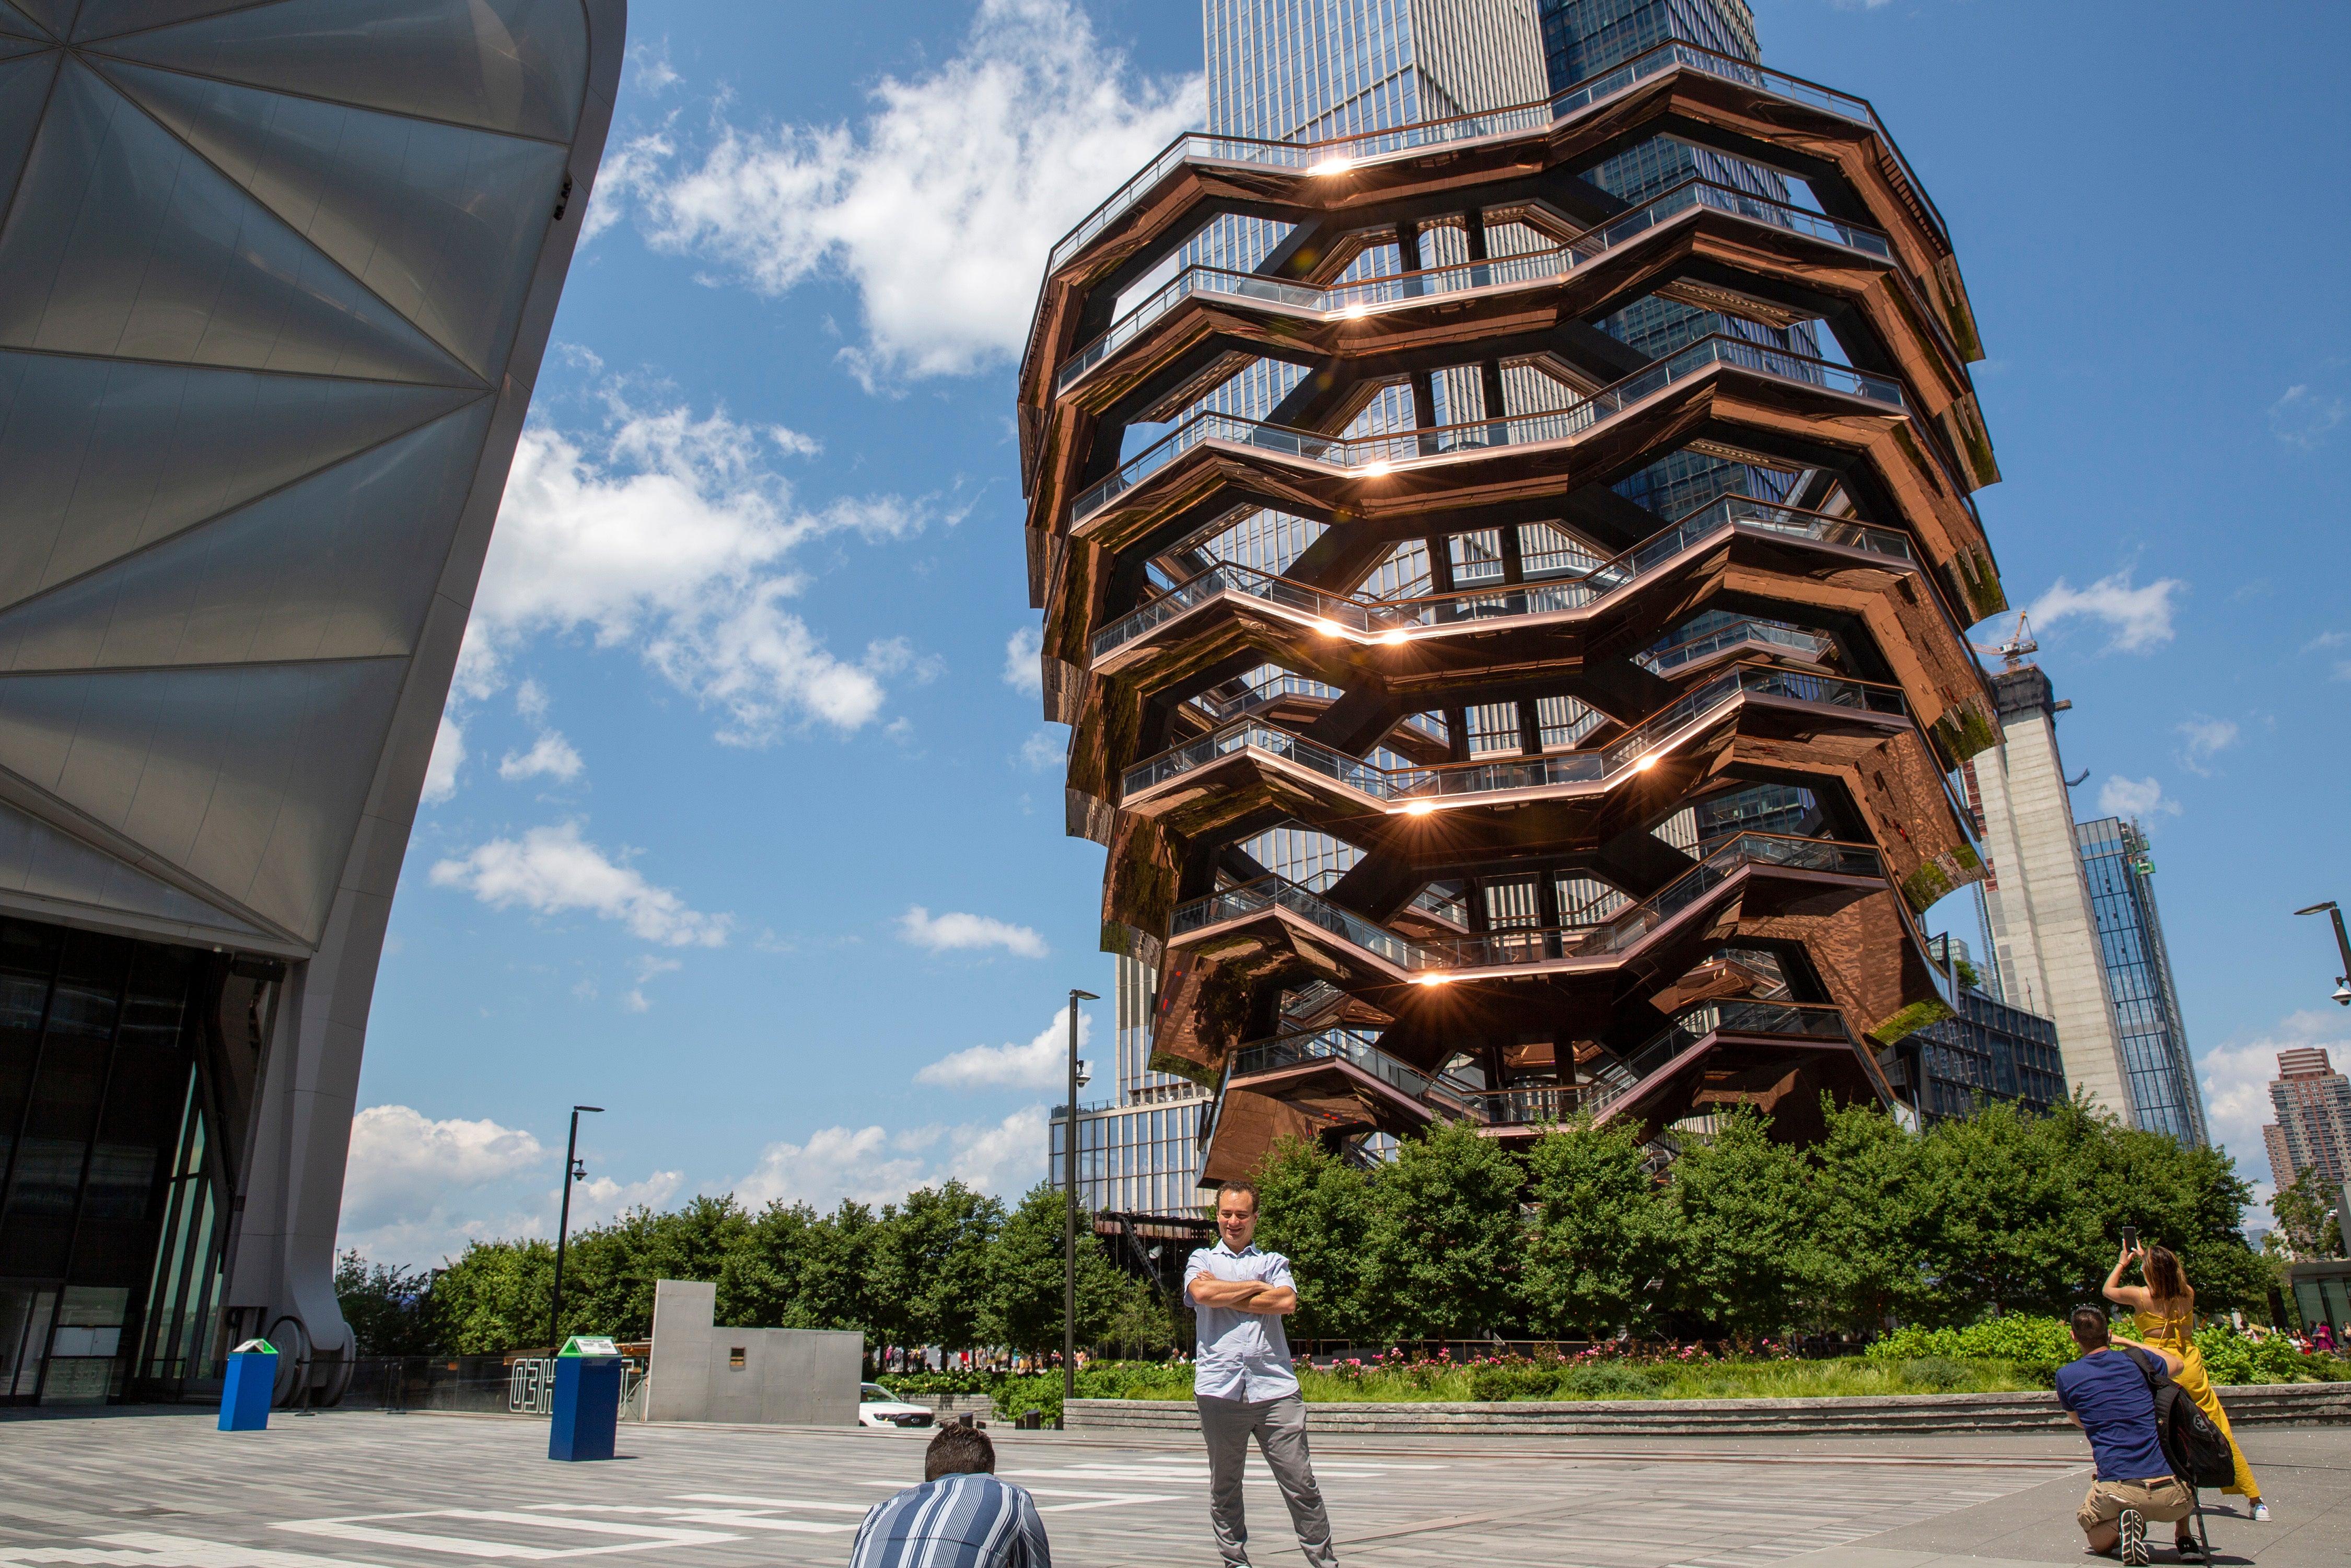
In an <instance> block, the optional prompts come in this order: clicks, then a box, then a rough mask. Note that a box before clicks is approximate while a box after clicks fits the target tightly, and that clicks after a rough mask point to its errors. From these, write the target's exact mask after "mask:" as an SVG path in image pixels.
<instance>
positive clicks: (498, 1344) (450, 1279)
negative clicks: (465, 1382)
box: [423, 1241, 569, 1355]
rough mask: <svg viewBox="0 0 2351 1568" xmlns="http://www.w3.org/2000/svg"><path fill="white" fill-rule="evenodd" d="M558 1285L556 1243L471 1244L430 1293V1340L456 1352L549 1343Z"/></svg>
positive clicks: (427, 1306)
mask: <svg viewBox="0 0 2351 1568" xmlns="http://www.w3.org/2000/svg"><path fill="white" fill-rule="evenodd" d="M566 1262H567V1264H568V1263H569V1260H568V1259H567V1260H566ZM554 1289H555V1247H554V1244H553V1243H551V1242H547V1241H475V1242H469V1243H468V1244H467V1245H466V1248H465V1252H464V1253H463V1254H462V1255H461V1256H460V1257H459V1258H458V1259H457V1260H456V1261H455V1262H454V1263H452V1264H450V1265H449V1267H448V1268H446V1269H444V1270H442V1271H441V1272H440V1274H439V1275H437V1276H436V1277H435V1278H434V1281H433V1289H432V1290H431V1291H429V1292H427V1293H426V1296H425V1299H424V1310H423V1317H424V1320H425V1327H426V1333H427V1335H428V1338H429V1339H430V1342H431V1343H432V1344H433V1345H434V1348H435V1349H436V1350H439V1351H442V1352H444V1353H446V1354H451V1355H500V1354H505V1353H507V1352H508V1351H513V1350H527V1349H530V1348H533V1347H536V1346H539V1345H544V1344H546V1343H547V1328H548V1324H547V1313H548V1307H549V1303H550V1301H551V1300H552V1298H553V1294H554Z"/></svg>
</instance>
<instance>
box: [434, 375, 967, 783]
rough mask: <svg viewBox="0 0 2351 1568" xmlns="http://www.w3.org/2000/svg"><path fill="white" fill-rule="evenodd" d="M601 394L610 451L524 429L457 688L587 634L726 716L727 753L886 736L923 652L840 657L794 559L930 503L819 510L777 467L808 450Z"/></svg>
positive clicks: (909, 522) (884, 642)
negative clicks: (535, 641) (884, 713)
mask: <svg viewBox="0 0 2351 1568" xmlns="http://www.w3.org/2000/svg"><path fill="white" fill-rule="evenodd" d="M603 396H604V402H605V405H606V408H607V411H608V413H609V415H610V417H609V419H608V422H607V423H606V426H605V429H604V431H603V432H602V433H601V435H600V436H597V437H594V438H590V437H584V436H575V435H574V434H570V433H568V432H564V431H559V430H555V429H551V428H549V427H547V426H545V425H542V424H538V423H533V424H531V425H529V426H527V427H526V428H525V429H524V431H523V434H522V440H521V443H520V444H519V445H518V446H517V448H516V451H515V461H514V467H513V470H512V472H511V474H510V475H509V476H508V478H507V489H506V498H505V501H504V504H503V506H502V508H501V510H500V512H499V514H498V524H497V528H496V532H495V533H494V534H493V536H492V538H491V541H490V551H489V557H488V559H487V561H486V564H485V566H484V569H483V573H482V585H481V590H480V592H479V593H478V594H477V595H476V597H475V604H474V617H473V623H472V626H471V628H470V630H469V632H468V636H467V639H466V648H465V655H464V656H463V657H462V658H461V659H460V671H459V674H460V677H461V685H464V686H465V689H466V690H467V691H468V692H469V693H472V694H482V695H486V692H487V691H488V690H492V689H495V687H496V684H497V674H496V672H497V665H498V664H499V662H500V661H501V659H502V658H503V657H504V656H505V654H506V653H507V652H508V651H509V650H510V649H511V648H512V647H513V646H514V645H515V644H517V643H518V642H519V641H520V640H521V639H522V638H524V637H526V636H528V635H531V634H534V633H538V632H586V633H589V634H590V635H591V636H592V637H593V638H594V640H595V642H596V643H597V644H598V645H599V646H601V647H621V646H633V647H635V648H636V649H637V650H638V652H639V653H640V654H641V655H642V656H643V659H644V660H645V662H646V663H647V664H651V665H652V666H653V668H654V669H655V670H657V671H659V672H660V673H661V674H663V675H664V676H665V677H666V678H668V679H669V680H670V681H671V682H672V683H673V684H674V685H676V686H677V687H678V688H679V689H680V690H682V691H685V692H688V693H690V694H692V695H694V696H695V698H696V699H698V700H700V701H702V702H704V703H706V704H710V705H713V706H717V707H719V708H721V709H723V710H724V711H725V712H726V715H727V719H728V723H727V725H726V727H725V728H724V729H722V730H721V732H720V738H721V739H724V740H729V741H735V742H742V743H749V744H759V743H763V742H765V741H767V740H769V739H771V738H773V737H774V736H775V735H776V734H777V733H778V730H779V729H782V728H785V727H797V726H804V725H808V724H811V723H822V724H826V725H830V726H831V727H834V728H836V729H840V730H844V731H847V730H854V729H857V728H859V727H862V726H863V725H864V724H866V723H867V722H869V721H870V720H872V718H873V717H874V716H876V715H877V714H878V713H879V712H880V711H881V708H882V706H883V701H884V700H885V697H886V695H887V694H886V691H885V689H884V686H883V681H884V680H885V679H886V678H888V677H889V676H892V675H895V674H900V673H902V672H904V671H906V670H908V669H909V668H910V667H913V666H914V664H916V661H915V659H914V651H913V649H912V648H911V647H910V646H909V645H908V644H907V643H906V642H905V641H904V639H903V638H883V639H879V640H876V641H874V642H872V643H868V644H867V645H866V648H865V650H864V653H862V655H861V656H857V657H853V658H843V657H841V656H838V655H836V654H834V653H832V652H831V651H830V650H829V649H828V647H827V646H826V644H825V641H824V639H823V638H822V637H821V636H820V635H819V634H818V633H817V632H814V631H812V630H810V627H809V625H808V624H807V622H804V621H802V620H801V619H800V618H799V616H797V615H795V614H793V613H791V612H789V610H787V609H786V608H785V601H788V600H790V599H791V598H793V597H794V596H796V595H797V594H799V592H800V591H801V590H802V589H803V588H804V587H805V586H806V583H807V580H806V579H805V578H804V577H803V576H801V575H800V574H799V573H797V572H795V571H792V570H789V567H788V566H787V565H786V558H787V556H789V553H790V552H791V551H792V550H793V549H796V548H797V547H799V545H802V544H804V543H807V542H808V541H810V540H811V539H816V538H823V537H826V536H828V535H834V534H842V533H854V534H857V535H860V536H862V537H863V538H867V539H869V540H879V539H886V538H902V537H904V536H905V535H908V534H911V533H914V532H917V531H919V530H920V529H921V528H922V526H923V510H922V506H921V504H917V503H909V502H906V501H904V500H902V499H900V498H899V497H894V496H869V497H851V498H843V499H839V500H835V501H833V502H831V503H830V504H829V505H827V506H825V507H822V508H820V509H817V510H810V509H808V508H806V507H801V506H799V505H798V504H797V503H796V502H795V500H794V499H793V497H792V491H791V486H789V485H788V484H787V483H785V481H784V480H783V479H782V478H781V477H780V476H778V475H777V474H776V473H775V472H774V470H773V469H772V468H771V467H770V466H769V464H768V460H769V458H770V456H771V455H773V454H775V453H778V452H783V453H792V452H799V451H804V450H806V449H807V447H808V445H809V442H808V438H807V437H805V436H802V435H799V434H796V433H794V432H791V431H789V430H784V429H782V428H781V427H779V426H768V427H765V428H760V427H755V426H751V425H747V424H742V423H737V422H736V421H734V420H732V419H730V418H728V417H727V415H726V413H724V412H723V411H722V412H717V413H711V414H709V415H708V416H706V417H704V418H699V419H697V418H695V416H694V414H693V413H691V412H690V411H688V410H687V409H685V408H684V407H669V408H640V407H638V406H636V405H635V404H634V403H632V402H631V401H630V400H629V397H628V395H627V393H626V391H625V389H623V388H622V387H621V386H620V385H619V384H618V383H612V384H611V385H608V386H607V387H606V388H605V391H604V394H603ZM950 520H952V519H950Z"/></svg>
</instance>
